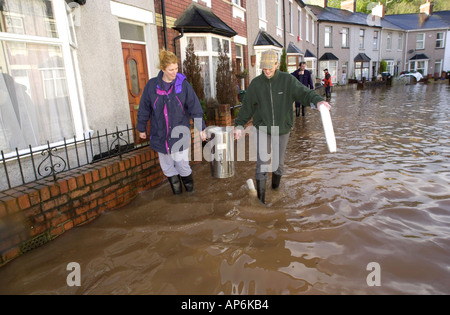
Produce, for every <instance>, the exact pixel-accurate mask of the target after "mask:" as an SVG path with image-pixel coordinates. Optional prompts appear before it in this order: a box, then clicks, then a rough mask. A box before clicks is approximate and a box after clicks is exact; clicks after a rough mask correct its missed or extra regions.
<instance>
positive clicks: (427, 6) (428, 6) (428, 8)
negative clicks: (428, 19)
mask: <svg viewBox="0 0 450 315" xmlns="http://www.w3.org/2000/svg"><path fill="white" fill-rule="evenodd" d="M433 6H434V4H433V3H431V2H430V0H427V3H424V4H422V5H421V6H420V13H425V14H427V15H431V14H432V13H433Z"/></svg>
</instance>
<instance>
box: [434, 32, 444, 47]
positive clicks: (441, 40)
mask: <svg viewBox="0 0 450 315" xmlns="http://www.w3.org/2000/svg"><path fill="white" fill-rule="evenodd" d="M439 34H441V35H442V38H440V39H439V38H438V35H439ZM444 38H445V33H444V32H437V33H436V46H435V47H436V48H444V47H445V45H444ZM438 43H441V44H440V45H439V46H438Z"/></svg>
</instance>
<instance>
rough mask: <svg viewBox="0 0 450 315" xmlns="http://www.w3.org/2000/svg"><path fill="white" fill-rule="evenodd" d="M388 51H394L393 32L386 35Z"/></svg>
mask: <svg viewBox="0 0 450 315" xmlns="http://www.w3.org/2000/svg"><path fill="white" fill-rule="evenodd" d="M386 50H392V32H388V33H387V35H386Z"/></svg>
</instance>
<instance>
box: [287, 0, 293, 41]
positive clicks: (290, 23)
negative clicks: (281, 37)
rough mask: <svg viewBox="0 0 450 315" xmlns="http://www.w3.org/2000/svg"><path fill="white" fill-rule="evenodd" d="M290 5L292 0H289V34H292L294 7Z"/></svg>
mask: <svg viewBox="0 0 450 315" xmlns="http://www.w3.org/2000/svg"><path fill="white" fill-rule="evenodd" d="M292 5H293V3H292V0H289V6H288V11H289V34H291V35H294V7H293V6H292Z"/></svg>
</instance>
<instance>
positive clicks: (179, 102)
mask: <svg viewBox="0 0 450 315" xmlns="http://www.w3.org/2000/svg"><path fill="white" fill-rule="evenodd" d="M159 60H160V69H161V71H160V72H159V74H158V76H157V77H155V78H152V79H150V80H149V81H148V83H147V84H146V86H145V88H144V92H143V93H142V97H141V101H140V103H139V110H138V114H137V126H136V128H137V130H138V131H139V137H140V138H141V139H146V137H147V135H146V129H147V122H148V120H149V119H150V118H151V120H150V147H151V148H152V149H153V150H155V151H156V152H158V155H159V163H160V166H161V169H162V171H163V173H164V175H165V176H167V178H168V179H169V182H170V185H171V187H172V191H173V193H174V194H176V195H177V194H180V193H181V192H182V188H181V182H182V183H183V185H184V187H185V189H186V191H193V189H194V181H193V178H192V170H191V167H190V166H189V149H190V145H191V133H190V118H192V119H193V120H194V126H195V128H197V130H199V131H201V132H200V136H201V138H202V140H203V141H205V140H206V133H205V131H204V129H205V128H206V126H205V121H204V120H203V109H202V106H201V104H200V101H199V100H198V97H197V95H196V94H195V92H194V89H193V88H192V86H191V85H190V84H189V82H188V81H187V80H186V77H185V76H184V75H183V74H181V73H178V59H177V57H176V56H175V54H173V53H172V52H169V51H166V50H162V51H161V52H160V53H159Z"/></svg>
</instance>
